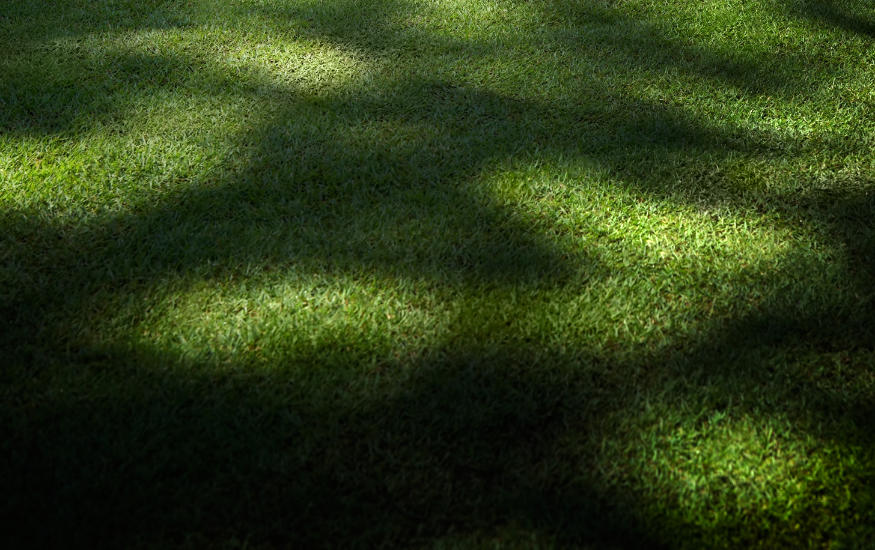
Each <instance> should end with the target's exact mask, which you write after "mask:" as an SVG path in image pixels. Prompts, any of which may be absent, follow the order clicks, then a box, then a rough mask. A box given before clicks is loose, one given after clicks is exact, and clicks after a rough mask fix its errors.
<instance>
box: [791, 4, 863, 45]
mask: <svg viewBox="0 0 875 550" xmlns="http://www.w3.org/2000/svg"><path fill="white" fill-rule="evenodd" d="M849 4H850V5H849ZM861 7H862V6H860V5H859V4H858V5H857V7H854V2H836V1H835V0H797V1H794V2H792V3H790V11H791V13H793V14H795V15H800V16H802V17H805V18H807V19H810V20H813V21H817V22H819V23H822V24H826V25H828V26H830V27H836V28H839V29H842V30H844V31H848V32H851V33H854V34H857V35H859V36H862V37H869V38H872V37H875V20H873V19H872V12H871V10H870V11H869V14H868V16H867V15H863V14H861V11H863V10H862V9H861Z"/></svg>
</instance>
